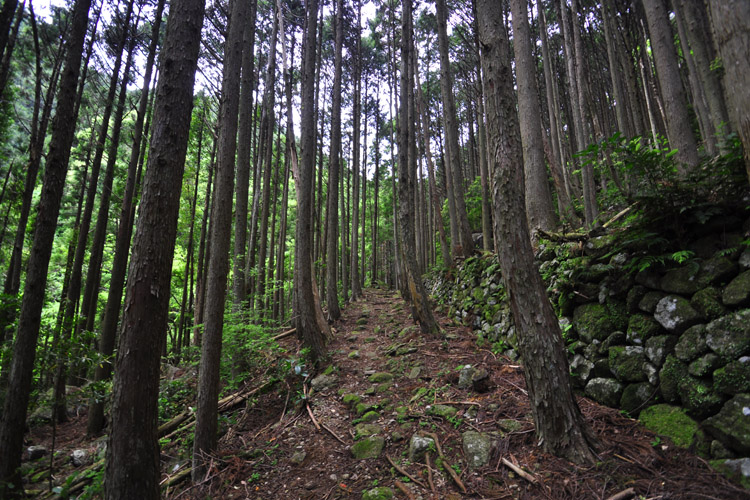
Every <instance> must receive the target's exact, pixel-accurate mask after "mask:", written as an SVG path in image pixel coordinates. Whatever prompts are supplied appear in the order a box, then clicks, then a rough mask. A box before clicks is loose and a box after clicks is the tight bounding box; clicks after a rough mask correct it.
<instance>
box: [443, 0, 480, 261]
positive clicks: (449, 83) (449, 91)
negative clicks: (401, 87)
mask: <svg viewBox="0 0 750 500" xmlns="http://www.w3.org/2000/svg"><path fill="white" fill-rule="evenodd" d="M435 6H436V10H437V27H438V44H439V49H440V50H439V52H440V92H441V95H442V96H443V122H444V126H445V139H446V149H447V150H448V158H447V160H448V161H447V163H448V164H449V165H450V166H449V167H448V168H446V172H450V174H449V175H451V176H452V178H451V181H452V184H451V185H450V186H449V187H452V188H453V195H452V196H453V200H454V203H455V205H456V223H457V232H458V241H456V240H453V241H452V242H451V243H452V244H453V254H454V255H455V256H464V257H468V256H469V255H471V254H472V253H474V240H473V239H472V237H471V228H470V227H469V219H468V217H467V215H466V202H465V200H464V187H463V175H462V167H461V159H460V149H459V145H458V122H457V119H456V103H455V101H454V98H453V90H454V89H453V75H452V74H451V70H450V60H449V58H448V31H447V23H448V8H447V7H446V5H445V0H436V1H435ZM448 196H451V194H450V193H449V194H448Z"/></svg>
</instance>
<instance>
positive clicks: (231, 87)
mask: <svg viewBox="0 0 750 500" xmlns="http://www.w3.org/2000/svg"><path fill="white" fill-rule="evenodd" d="M231 5H232V8H231V14H230V17H229V26H228V29H227V38H226V43H225V46H224V47H225V48H224V71H223V77H222V83H221V99H222V106H221V115H220V117H219V120H220V122H219V149H218V162H217V164H216V194H215V196H214V198H215V199H214V205H213V208H212V211H211V257H210V259H209V261H208V279H207V285H208V286H207V288H206V312H205V315H206V317H205V327H204V330H203V339H202V343H201V366H200V376H199V379H198V401H197V406H198V408H197V410H196V415H195V439H194V440H193V473H192V477H193V481H198V480H199V479H200V478H202V477H203V476H204V475H205V472H206V467H207V460H206V459H207V455H208V454H209V453H211V452H212V451H213V450H214V449H215V448H216V444H217V440H218V436H217V430H218V420H217V419H218V409H217V408H218V401H219V365H220V362H221V337H222V331H223V327H224V301H225V299H226V288H227V277H228V274H229V243H230V239H231V234H232V233H231V232H232V193H233V192H234V167H235V153H236V151H237V122H238V113H239V106H240V70H241V67H242V50H243V43H242V42H243V32H244V28H245V22H246V21H247V13H248V4H247V2H244V1H242V0H235V1H234V2H233V3H232V4H231Z"/></svg>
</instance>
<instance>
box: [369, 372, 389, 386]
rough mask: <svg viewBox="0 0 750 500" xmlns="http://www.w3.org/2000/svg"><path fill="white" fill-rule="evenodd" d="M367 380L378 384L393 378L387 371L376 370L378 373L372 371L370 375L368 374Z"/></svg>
mask: <svg viewBox="0 0 750 500" xmlns="http://www.w3.org/2000/svg"><path fill="white" fill-rule="evenodd" d="M368 380H369V381H370V382H372V383H373V384H380V383H383V382H390V381H392V380H393V375H391V374H390V373H388V372H378V373H373V374H372V375H370V377H369V378H368Z"/></svg>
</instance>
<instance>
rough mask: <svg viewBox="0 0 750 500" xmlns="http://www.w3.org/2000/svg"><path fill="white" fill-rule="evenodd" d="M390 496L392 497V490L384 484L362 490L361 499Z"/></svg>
mask: <svg viewBox="0 0 750 500" xmlns="http://www.w3.org/2000/svg"><path fill="white" fill-rule="evenodd" d="M391 498H393V490H392V489H390V488H388V487H386V486H378V487H377V488H373V489H371V490H365V491H363V492H362V500H390V499H391Z"/></svg>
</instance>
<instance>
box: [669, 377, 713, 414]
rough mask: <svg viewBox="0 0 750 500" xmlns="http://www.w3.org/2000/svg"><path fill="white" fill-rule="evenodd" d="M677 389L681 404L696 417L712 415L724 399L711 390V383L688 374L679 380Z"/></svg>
mask: <svg viewBox="0 0 750 500" xmlns="http://www.w3.org/2000/svg"><path fill="white" fill-rule="evenodd" d="M677 390H678V392H679V394H680V400H681V401H682V406H684V407H685V409H686V410H687V412H688V413H689V414H690V415H692V416H694V417H695V418H697V419H703V418H706V417H708V416H710V415H713V414H714V413H716V412H717V411H718V410H719V408H721V404H722V403H723V402H724V399H723V398H722V397H721V396H720V395H718V394H716V393H715V392H714V391H713V387H712V384H710V383H709V382H706V381H705V380H701V379H697V378H695V377H691V376H690V375H688V376H686V377H684V378H683V379H682V380H681V381H680V384H679V386H678V387H677Z"/></svg>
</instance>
